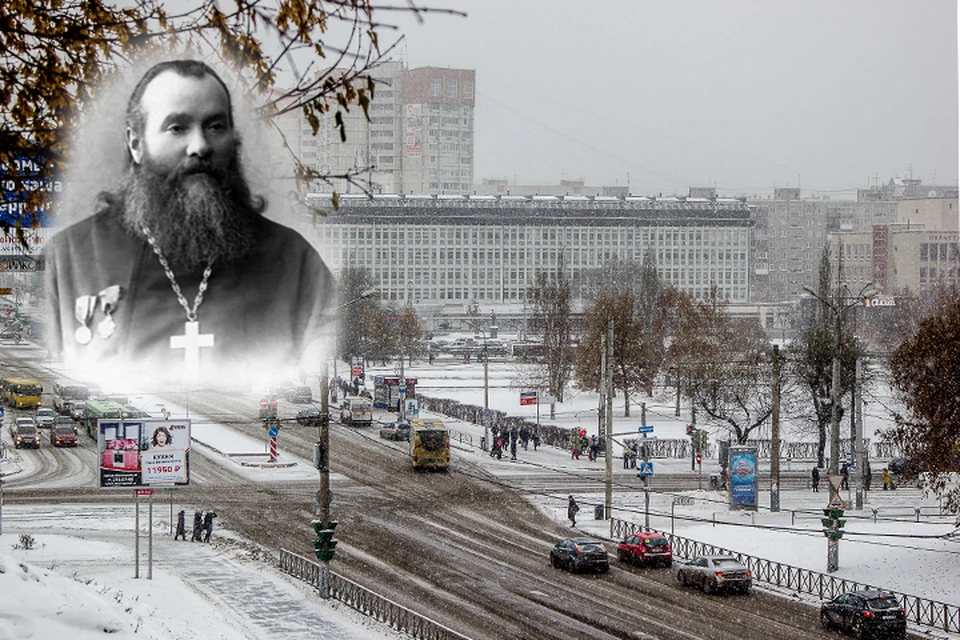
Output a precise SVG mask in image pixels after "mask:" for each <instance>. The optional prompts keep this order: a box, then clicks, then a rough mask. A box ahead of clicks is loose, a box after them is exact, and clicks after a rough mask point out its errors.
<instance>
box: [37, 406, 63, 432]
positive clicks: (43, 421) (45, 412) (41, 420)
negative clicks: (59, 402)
mask: <svg viewBox="0 0 960 640" xmlns="http://www.w3.org/2000/svg"><path fill="white" fill-rule="evenodd" d="M33 417H34V420H36V421H37V426H38V427H50V426H53V421H54V420H56V418H57V412H56V411H54V410H53V409H51V408H49V407H40V408H39V409H37V412H36V413H35V414H33Z"/></svg>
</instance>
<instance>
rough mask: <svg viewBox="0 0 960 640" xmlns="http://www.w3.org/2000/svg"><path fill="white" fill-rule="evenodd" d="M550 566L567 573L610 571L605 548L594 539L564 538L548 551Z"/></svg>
mask: <svg viewBox="0 0 960 640" xmlns="http://www.w3.org/2000/svg"><path fill="white" fill-rule="evenodd" d="M550 564H551V565H553V566H554V567H555V568H557V569H567V570H569V571H599V572H600V573H606V572H607V571H609V570H610V558H609V556H608V554H607V548H606V547H605V546H603V543H602V542H600V541H599V540H595V539H594V538H564V539H563V540H561V541H560V542H558V543H557V544H555V545H554V547H553V549H551V550H550Z"/></svg>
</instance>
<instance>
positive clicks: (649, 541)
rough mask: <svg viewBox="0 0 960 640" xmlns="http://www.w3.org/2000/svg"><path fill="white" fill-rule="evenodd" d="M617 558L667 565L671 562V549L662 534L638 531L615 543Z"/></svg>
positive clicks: (643, 563) (647, 563) (630, 561)
mask: <svg viewBox="0 0 960 640" xmlns="http://www.w3.org/2000/svg"><path fill="white" fill-rule="evenodd" d="M617 560H619V561H620V562H628V563H630V564H637V565H645V564H646V565H657V566H661V567H669V566H670V565H671V564H672V563H673V550H672V549H671V548H670V543H669V542H667V539H666V538H664V537H663V535H661V534H659V533H654V532H653V531H638V532H636V533H632V534H630V535H629V536H627V537H626V538H624V539H623V541H621V542H620V544H618V545H617Z"/></svg>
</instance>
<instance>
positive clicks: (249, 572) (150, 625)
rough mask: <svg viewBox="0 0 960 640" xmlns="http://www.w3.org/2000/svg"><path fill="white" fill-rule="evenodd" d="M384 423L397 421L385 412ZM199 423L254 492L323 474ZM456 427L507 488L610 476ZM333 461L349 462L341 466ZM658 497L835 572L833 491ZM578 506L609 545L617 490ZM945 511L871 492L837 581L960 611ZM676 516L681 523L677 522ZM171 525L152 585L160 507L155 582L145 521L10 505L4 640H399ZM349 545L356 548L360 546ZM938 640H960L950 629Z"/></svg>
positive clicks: (231, 541)
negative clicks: (738, 504) (826, 521)
mask: <svg viewBox="0 0 960 640" xmlns="http://www.w3.org/2000/svg"><path fill="white" fill-rule="evenodd" d="M340 366H341V367H342V366H343V364H342V363H341V365H340ZM376 373H391V374H393V373H395V371H394V370H393V369H392V368H387V369H383V370H376V369H370V370H369V371H368V380H372V375H374V374H376ZM406 374H407V375H408V376H414V377H417V378H418V379H419V387H418V388H419V390H420V392H422V393H424V394H426V395H429V396H434V397H453V398H456V399H458V400H461V401H463V402H469V403H471V404H476V405H478V406H482V404H483V372H482V365H478V364H475V363H474V364H472V365H466V364H463V363H460V362H456V361H453V360H443V359H438V360H437V361H436V362H435V363H434V365H432V366H426V365H422V364H420V363H415V365H414V367H413V368H409V367H408V368H407V371H406ZM522 376H523V369H522V367H518V366H515V365H511V364H497V363H492V364H491V365H490V378H489V380H490V385H489V386H490V393H489V397H490V406H491V407H493V408H496V409H501V410H504V411H507V412H509V413H511V414H514V415H524V416H528V417H530V418H531V419H534V420H535V419H536V415H537V407H535V406H523V407H521V406H520V405H519V391H520V390H521V389H522V382H519V381H520V380H522ZM646 400H647V402H648V406H647V417H648V419H647V423H648V424H653V425H654V426H655V430H656V431H655V434H656V435H658V436H659V437H664V438H673V437H682V436H683V434H684V429H685V424H686V423H685V422H684V420H683V419H682V418H678V417H675V416H674V415H673V407H672V405H671V404H670V399H668V398H660V399H656V398H654V399H649V398H648V399H646ZM596 406H597V398H596V396H594V395H591V394H583V393H574V394H572V396H571V397H570V398H568V399H567V402H565V403H564V404H562V405H558V406H557V415H556V418H555V419H553V420H551V419H550V418H549V408H548V407H546V406H541V407H540V408H539V410H540V420H541V422H542V423H551V424H558V425H561V426H573V425H581V426H583V427H584V428H586V429H587V430H588V432H589V433H594V432H595V430H596V423H597V419H596ZM167 408H168V409H170V410H171V411H172V412H173V413H174V415H176V414H177V412H178V410H179V409H178V408H176V407H171V406H170V405H169V403H168V404H167ZM380 417H381V418H383V419H387V418H388V416H387V415H386V414H383V415H381V416H380ZM191 418H192V419H193V421H194V429H193V436H194V439H195V446H194V451H195V453H196V454H198V455H203V456H206V457H208V458H210V459H211V460H214V461H216V462H218V463H219V464H223V465H230V466H231V468H232V469H234V470H238V471H242V472H243V473H244V474H246V477H248V478H249V479H250V480H251V481H252V482H260V481H268V480H269V481H275V480H278V479H281V478H287V479H293V478H304V479H313V478H315V477H316V471H315V470H313V469H312V466H311V464H310V462H309V461H307V460H302V459H298V458H296V457H293V456H290V455H289V454H287V453H285V452H284V451H283V449H282V446H283V443H282V436H281V442H280V447H281V461H282V462H284V463H286V465H285V466H282V467H279V468H264V467H262V466H254V465H249V464H247V465H243V464H242V463H243V462H248V463H249V462H250V460H251V457H253V458H254V459H255V457H256V455H255V454H260V455H263V457H264V458H265V457H266V456H265V454H264V453H263V452H264V443H263V441H260V440H256V439H253V438H247V437H238V434H237V433H236V432H235V431H234V430H233V429H231V428H229V427H228V426H222V425H216V424H209V423H206V422H205V421H204V419H203V417H202V416H197V415H191ZM446 422H447V424H448V425H449V426H450V428H451V429H452V430H454V431H455V432H457V433H462V434H464V435H466V436H469V438H468V440H472V442H473V443H474V446H469V445H468V444H456V445H455V458H454V464H456V460H457V459H458V458H459V459H461V460H469V461H471V462H473V463H476V464H481V465H484V466H485V467H486V468H487V469H489V470H490V471H491V472H492V473H494V474H496V475H498V476H500V477H503V478H509V476H510V475H511V474H516V473H529V472H530V471H531V470H532V469H535V468H536V467H537V466H541V465H542V466H548V467H553V468H561V469H564V470H566V471H567V472H569V473H572V474H577V475H580V476H584V477H593V478H597V479H600V478H601V477H602V474H603V469H604V463H603V462H602V461H598V462H593V463H591V462H589V461H588V460H587V458H586V456H583V457H582V458H581V459H580V460H579V461H577V460H571V459H570V455H569V452H567V451H560V450H556V449H552V448H550V447H541V448H540V449H539V450H538V451H533V449H532V447H531V449H530V450H528V451H523V450H521V451H520V452H519V455H518V458H519V459H518V460H517V461H510V460H509V459H508V458H509V456H507V457H505V458H504V459H503V460H495V459H493V458H490V457H489V456H488V455H486V454H485V453H483V452H480V451H479V450H478V448H477V447H476V443H478V442H479V438H480V436H481V435H482V432H483V429H482V428H481V427H478V426H476V425H472V424H467V423H462V422H459V421H455V420H446ZM614 422H615V426H614V431H615V432H626V431H630V430H635V429H636V426H638V425H639V424H640V418H639V408H637V407H635V408H634V415H633V416H632V417H630V418H625V417H624V416H623V408H622V406H619V407H618V406H616V405H615V419H614ZM236 454H244V455H236ZM29 459H30V456H29V455H24V456H16V455H15V452H13V451H10V457H9V458H7V459H6V460H4V461H3V464H4V467H3V470H4V472H5V473H16V472H17V470H18V469H23V470H26V468H25V465H29ZM333 459H334V461H335V460H336V454H335V453H334V454H333ZM615 462H616V463H615V464H614V482H616V479H617V478H618V477H619V478H624V477H625V474H627V475H632V474H635V473H636V471H635V470H624V469H623V468H622V464H620V460H616V461H615ZM881 463H882V461H878V464H881ZM334 464H335V462H334ZM761 464H763V461H761ZM655 465H656V470H657V471H658V472H660V473H663V472H665V471H669V472H675V473H691V474H692V473H693V472H692V471H691V470H690V463H689V461H687V460H658V461H656V462H655ZM792 465H796V467H795V468H797V469H807V468H809V467H810V466H811V465H810V463H809V461H800V462H793V463H785V464H784V468H786V469H791V468H794V467H793V466H792ZM714 471H715V468H714V467H712V466H710V465H709V464H707V463H706V461H705V464H704V471H703V473H704V476H703V478H704V486H706V478H707V474H709V473H711V472H714ZM875 477H876V476H875ZM652 486H653V487H654V492H653V493H652V496H651V504H650V511H651V525H652V526H654V527H655V528H659V529H662V530H665V531H670V530H675V532H676V533H678V534H680V535H683V536H686V537H689V538H694V539H697V540H702V541H705V542H711V543H715V544H719V545H722V546H725V547H728V548H731V549H734V550H737V551H743V552H746V553H750V554H753V555H756V556H759V557H764V558H768V559H771V560H779V561H781V562H785V563H788V564H791V565H796V566H801V567H806V568H810V569H814V570H818V571H823V570H824V569H825V565H826V540H825V538H824V537H823V534H822V533H821V526H820V521H819V518H820V513H819V510H820V509H822V508H823V507H824V506H825V503H826V499H827V493H826V492H822V493H813V492H810V491H784V492H782V493H781V500H780V502H781V511H780V512H779V513H770V512H769V510H768V509H767V508H766V507H767V506H768V505H769V494H768V493H767V492H765V491H761V492H760V496H759V504H760V506H761V508H760V509H759V510H758V511H757V512H742V511H737V512H734V511H730V510H729V509H728V508H727V506H726V503H725V501H724V494H721V493H720V492H717V491H706V490H700V491H691V492H685V493H684V494H682V495H684V496H686V497H692V498H693V499H694V502H693V504H692V505H682V506H681V505H677V506H674V505H673V498H674V497H676V494H665V493H662V492H657V491H656V480H655V478H654V481H653V485H652ZM576 498H577V499H578V501H580V502H581V503H582V504H583V505H585V506H586V507H587V508H585V509H584V510H583V511H582V512H581V519H580V520H579V521H578V527H579V528H580V529H581V530H583V531H586V532H588V533H590V534H593V535H599V536H604V537H606V536H607V535H608V534H609V522H608V521H597V520H593V519H592V517H591V516H592V509H590V508H589V505H592V504H596V503H600V502H602V500H603V485H602V484H600V483H598V484H597V490H596V491H595V492H594V491H590V492H587V493H582V494H581V493H578V494H576ZM532 499H535V500H536V501H537V503H538V504H539V505H540V506H541V508H542V509H543V510H544V512H545V513H547V514H548V515H549V516H550V517H552V518H554V519H555V520H556V521H558V522H565V521H566V495H553V496H540V497H537V498H532ZM157 505H159V502H158V503H157ZM643 505H644V503H643V494H642V492H628V491H623V490H621V489H617V490H616V491H615V496H614V515H615V516H616V517H618V518H621V519H624V520H632V521H634V522H637V523H642V522H643V520H644V513H643V508H644V506H643ZM917 506H923V511H922V518H921V521H920V522H919V523H917V522H914V520H915V511H914V509H915V508H916V507H917ZM936 507H937V504H936V501H935V500H933V499H931V498H929V497H924V496H922V495H921V494H920V492H919V491H918V490H916V489H910V488H901V489H898V490H897V491H892V492H883V491H876V490H874V491H872V492H870V493H868V494H867V502H866V509H865V510H863V511H860V512H857V511H854V510H852V509H851V510H848V512H847V526H846V530H847V531H848V532H849V533H848V534H847V536H846V537H844V539H843V540H842V541H841V543H840V570H839V572H838V575H840V576H844V577H849V578H851V579H854V580H857V581H862V582H867V583H872V584H875V585H878V586H884V587H889V588H895V589H897V590H899V591H902V592H906V593H910V594H913V595H917V596H923V597H927V598H931V599H934V600H940V601H945V602H948V603H960V545H958V543H957V542H956V540H957V539H956V538H955V537H949V536H950V534H951V533H952V532H954V531H956V527H955V519H954V518H953V517H951V516H943V517H941V516H938V515H935V513H936V511H937V509H936ZM873 509H877V515H878V522H876V523H874V522H873V521H872V519H873V511H872V510H873ZM671 512H673V513H674V514H675V516H676V517H675V518H671ZM698 519H699V520H700V521H698ZM714 521H715V523H714ZM170 525H171V520H170V513H169V512H168V509H167V507H166V506H155V508H154V537H153V558H154V565H153V575H152V579H147V571H148V568H147V550H146V545H147V539H146V532H147V529H146V526H147V525H146V507H145V506H141V520H140V529H141V531H142V533H143V535H142V536H141V549H140V553H141V558H142V560H141V566H140V578H139V579H135V578H134V570H135V569H134V557H135V555H134V514H133V510H132V508H130V507H102V508H96V507H90V506H82V507H70V506H56V507H37V506H21V505H16V504H9V500H8V504H6V505H4V507H3V512H2V526H3V534H2V535H0V593H2V594H3V595H2V597H0V638H18V639H19V638H54V637H67V636H70V637H72V638H75V639H76V640H83V639H84V638H87V637H91V638H92V637H94V636H99V635H100V634H102V633H103V632H104V630H109V631H110V632H112V633H111V635H113V636H114V637H121V638H123V637H131V638H132V637H138V638H173V637H188V636H190V637H202V638H261V637H262V638H266V637H283V638H307V637H310V638H316V637H328V638H380V637H382V638H392V637H397V636H395V635H393V634H392V633H391V632H390V631H389V630H385V629H382V628H380V627H379V626H378V625H373V624H371V623H370V622H369V621H368V620H366V619H365V618H363V617H362V616H359V614H356V613H354V612H352V611H351V610H350V609H348V608H346V607H345V606H343V605H341V604H338V603H336V602H325V601H322V600H320V599H319V598H318V597H317V596H316V594H315V592H314V591H313V590H312V589H310V588H307V587H304V586H303V585H302V584H299V583H298V582H297V581H295V580H293V579H291V578H288V577H286V576H284V575H282V574H280V573H279V572H278V571H276V570H275V569H273V568H272V567H271V566H270V565H269V563H268V562H265V561H264V558H263V555H264V554H263V551H262V550H259V549H255V548H253V547H252V545H250V544H248V543H246V542H245V541H243V540H242V539H240V538H239V537H238V536H236V535H235V534H234V533H232V532H230V531H228V530H226V529H223V528H218V529H217V530H216V531H215V533H214V542H213V543H212V544H209V545H207V544H203V543H192V542H175V541H173V540H172V536H171V535H170ZM747 525H749V526H747ZM754 525H757V526H754ZM761 525H762V526H763V528H761ZM21 534H26V535H29V536H32V537H33V540H34V544H33V548H32V549H25V548H23V546H22V540H21ZM341 544H349V540H344V541H342V542H341ZM275 552H276V550H267V553H275ZM544 553H545V554H546V550H544ZM334 564H335V563H334ZM334 570H335V566H334ZM809 600H810V602H814V600H813V599H809ZM277 602H283V607H282V608H280V609H278V608H277V606H276V603H277ZM319 629H329V630H330V631H329V632H326V631H324V632H319V631H318V630H319ZM318 633H320V634H321V635H318ZM931 637H951V638H954V639H956V638H958V637H960V636H950V635H948V634H943V633H939V632H937V633H935V634H934V635H932V636H931Z"/></svg>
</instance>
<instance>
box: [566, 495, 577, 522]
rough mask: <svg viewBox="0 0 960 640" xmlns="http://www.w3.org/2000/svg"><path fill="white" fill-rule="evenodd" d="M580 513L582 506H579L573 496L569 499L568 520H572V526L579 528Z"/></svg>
mask: <svg viewBox="0 0 960 640" xmlns="http://www.w3.org/2000/svg"><path fill="white" fill-rule="evenodd" d="M579 511H580V505H578V504H577V501H576V500H574V499H573V495H571V496H570V497H569V498H568V499H567V518H569V519H570V526H571V527H575V526H577V512H579Z"/></svg>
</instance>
